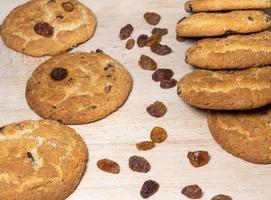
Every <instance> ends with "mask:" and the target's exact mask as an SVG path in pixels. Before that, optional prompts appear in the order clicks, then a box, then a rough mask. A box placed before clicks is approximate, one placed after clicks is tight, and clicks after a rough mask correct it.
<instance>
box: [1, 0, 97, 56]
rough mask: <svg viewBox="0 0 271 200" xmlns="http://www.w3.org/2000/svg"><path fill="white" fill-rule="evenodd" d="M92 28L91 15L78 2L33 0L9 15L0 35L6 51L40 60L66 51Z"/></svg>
mask: <svg viewBox="0 0 271 200" xmlns="http://www.w3.org/2000/svg"><path fill="white" fill-rule="evenodd" d="M95 29H96V18H95V15H94V13H93V12H92V11H91V10H90V9H88V8H87V7H86V6H84V5H83V4H82V3H80V2H78V1H77V0H33V1H29V2H27V3H25V4H23V5H21V6H18V7H17V8H15V9H14V10H13V11H11V12H10V14H9V15H8V16H7V17H6V18H5V20H4V22H3V24H2V28H1V35H2V39H3V41H4V43H5V44H6V45H7V46H8V47H9V48H11V49H13V50H16V51H18V52H21V53H23V54H26V55H30V56H34V57H39V56H44V55H57V54H60V53H64V52H66V51H68V50H70V49H72V48H73V47H75V46H77V45H78V44H80V43H83V42H85V41H86V40H88V39H89V38H91V37H92V36H93V34H94V32H95Z"/></svg>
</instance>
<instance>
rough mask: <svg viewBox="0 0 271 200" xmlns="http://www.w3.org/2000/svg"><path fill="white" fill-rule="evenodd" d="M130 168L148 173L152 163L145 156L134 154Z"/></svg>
mask: <svg viewBox="0 0 271 200" xmlns="http://www.w3.org/2000/svg"><path fill="white" fill-rule="evenodd" d="M129 168H130V169H131V170H132V171H135V172H140V173H148V172H149V171H150V169H151V165H150V163H149V162H148V161H147V160H146V159H145V158H143V157H140V156H132V157H130V158H129Z"/></svg>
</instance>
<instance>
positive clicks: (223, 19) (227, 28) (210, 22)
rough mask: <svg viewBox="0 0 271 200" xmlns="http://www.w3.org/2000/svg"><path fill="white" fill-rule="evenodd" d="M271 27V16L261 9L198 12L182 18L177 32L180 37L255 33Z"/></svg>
mask: <svg viewBox="0 0 271 200" xmlns="http://www.w3.org/2000/svg"><path fill="white" fill-rule="evenodd" d="M270 27H271V17H270V16H269V15H268V14H266V13H265V12H263V11H260V10H246V11H231V12H226V13H197V14H194V15H191V16H188V17H186V18H183V19H182V20H180V21H179V22H178V24H177V27H176V33H177V35H178V36H180V37H209V36H221V35H230V34H238V33H239V34H247V33H255V32H260V31H264V30H267V29H269V28H270Z"/></svg>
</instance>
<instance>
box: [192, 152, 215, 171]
mask: <svg viewBox="0 0 271 200" xmlns="http://www.w3.org/2000/svg"><path fill="white" fill-rule="evenodd" d="M187 158H188V159H189V161H190V163H191V165H193V166H194V167H202V166H204V165H206V164H207V163H208V162H209V160H210V156H209V153H208V152H207V151H195V152H188V154H187Z"/></svg>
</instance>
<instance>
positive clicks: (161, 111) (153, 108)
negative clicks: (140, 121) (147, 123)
mask: <svg viewBox="0 0 271 200" xmlns="http://www.w3.org/2000/svg"><path fill="white" fill-rule="evenodd" d="M146 110H147V112H148V113H149V114H150V115H151V116H153V117H156V118H160V117H163V116H164V115H165V114H166V112H167V108H166V106H165V105H164V104H163V103H162V102H160V101H156V102H154V103H153V104H151V105H149V106H148V107H147V109H146Z"/></svg>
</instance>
